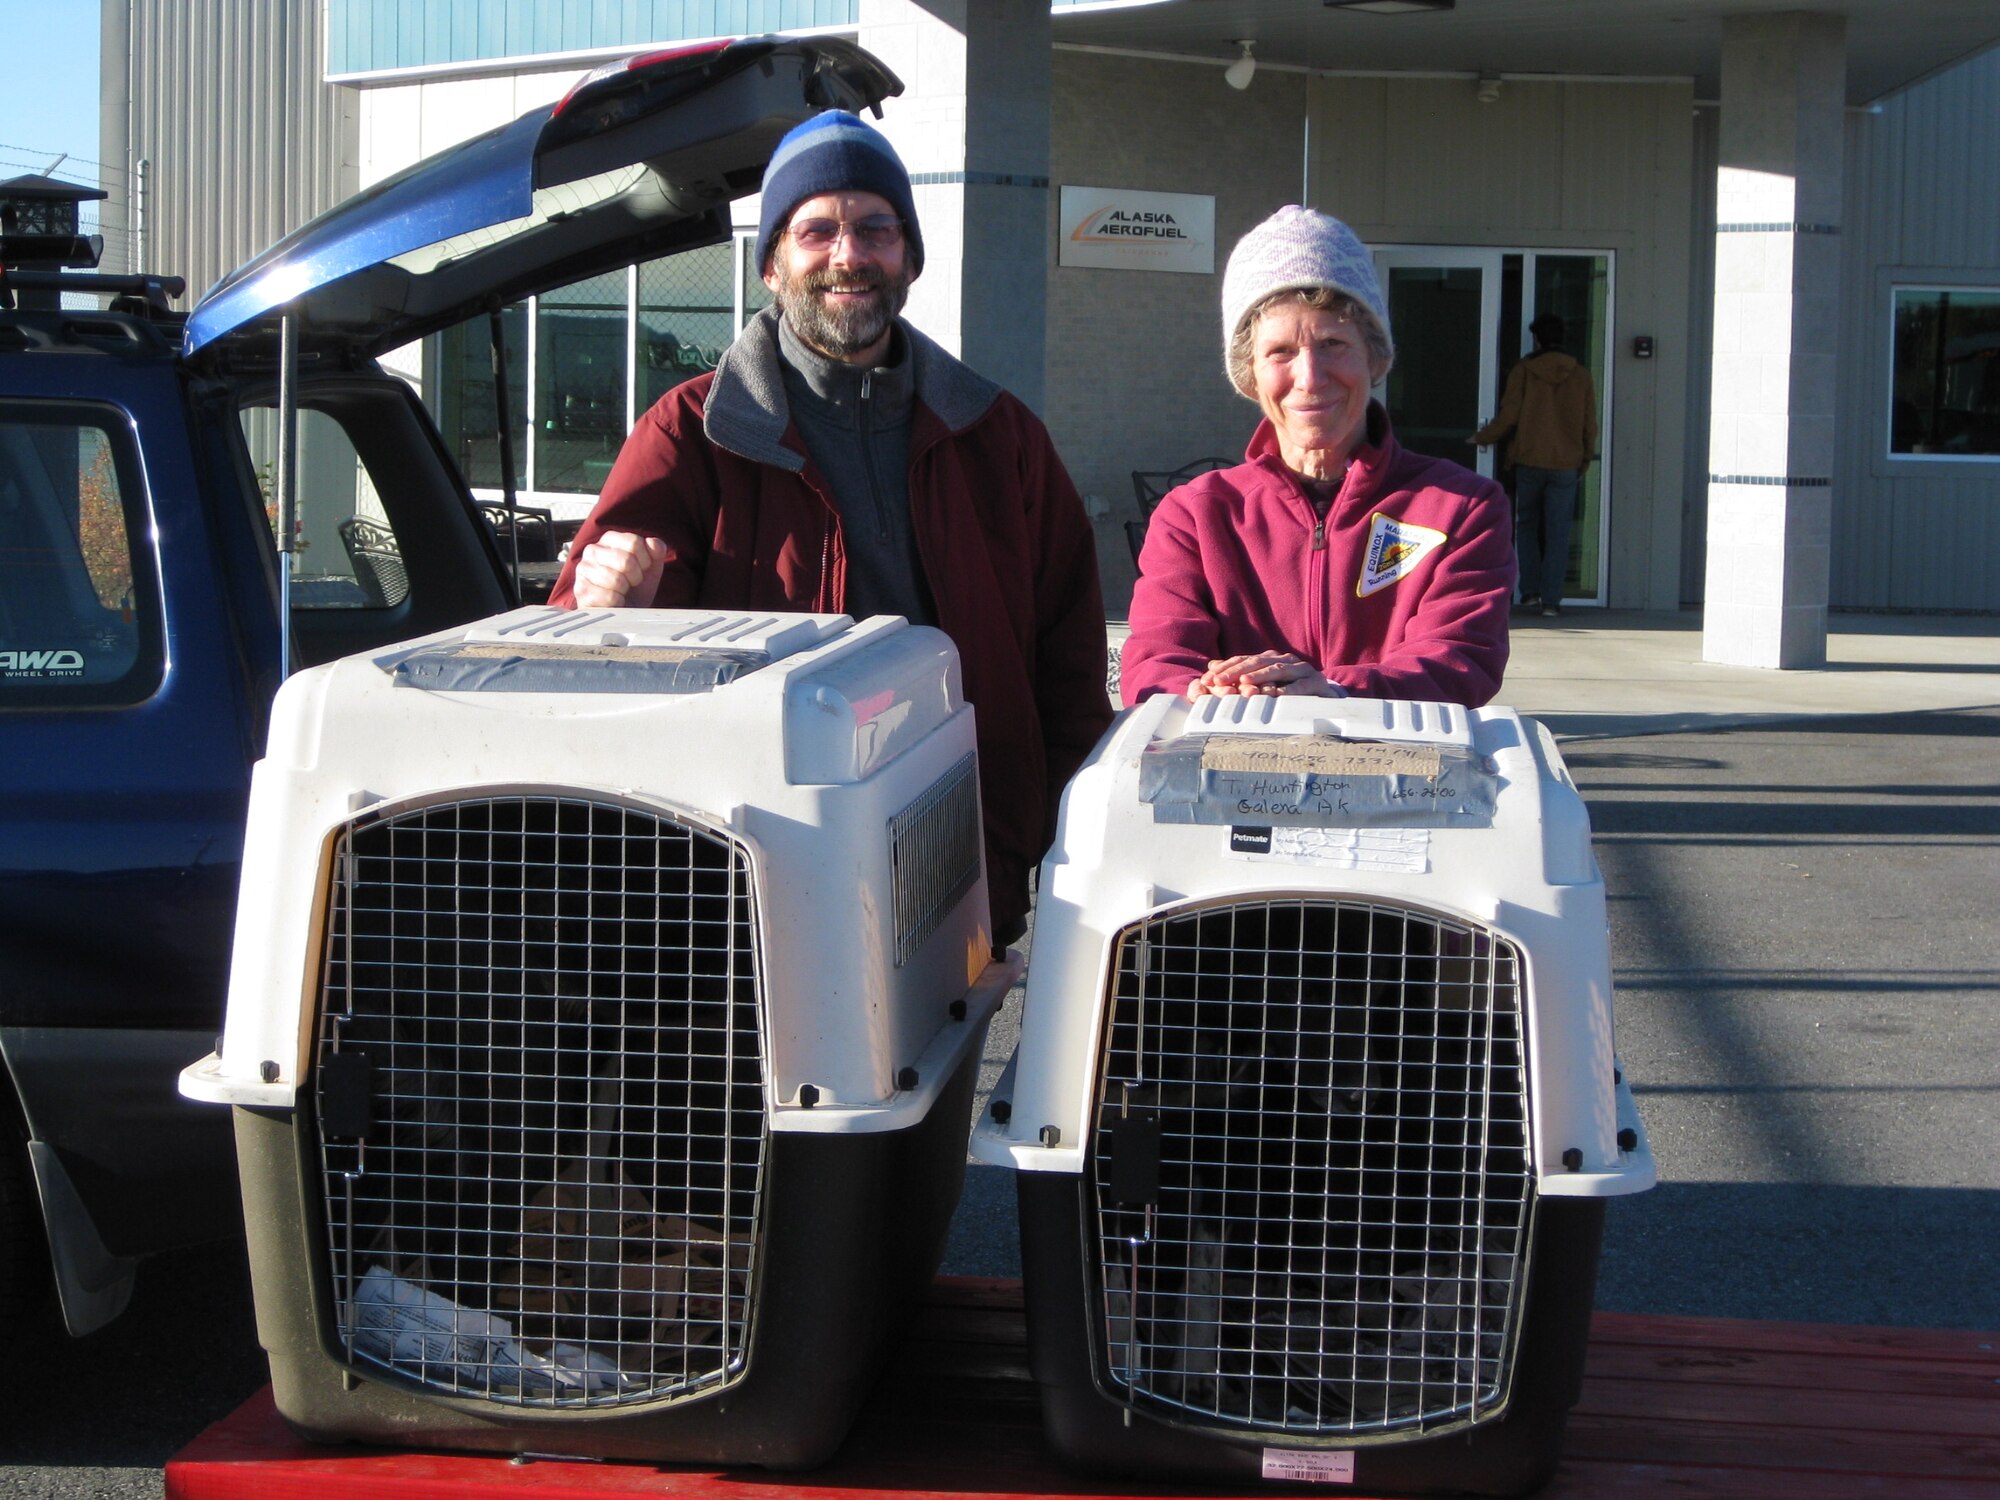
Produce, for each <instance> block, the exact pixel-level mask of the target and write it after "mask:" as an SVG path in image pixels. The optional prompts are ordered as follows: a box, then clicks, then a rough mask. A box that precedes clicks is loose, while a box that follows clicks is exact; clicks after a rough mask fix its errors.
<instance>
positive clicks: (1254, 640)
mask: <svg viewBox="0 0 2000 1500" xmlns="http://www.w3.org/2000/svg"><path fill="white" fill-rule="evenodd" d="M1244 456H1245V460H1246V461H1245V462H1243V463H1241V464H1239V465H1237V466H1236V467H1235V468H1233V469H1218V470H1216V471H1215V472H1214V473H1211V474H1203V475H1201V476H1200V477H1199V478H1197V479H1192V480H1190V481H1189V482H1188V483H1186V484H1184V485H1182V486H1180V488H1178V489H1176V490H1174V491H1173V492H1172V493H1171V494H1169V495H1168V496H1167V497H1166V499H1164V500H1162V501H1161V502H1160V506H1159V509H1158V510H1156V511H1154V512H1153V517H1152V519H1151V520H1150V521H1149V522H1148V523H1147V525H1146V545H1145V548H1144V549H1143V551H1142V552H1141V553H1140V556H1139V582H1138V584H1137V585H1136V586H1135V587H1134V588H1133V590H1132V612H1131V613H1132V635H1131V638H1130V639H1129V640H1128V641H1126V643H1125V655H1124V660H1123V666H1122V670H1121V672H1120V674H1119V680H1120V686H1121V688H1122V689H1123V691H1124V694H1125V701H1126V702H1127V703H1137V702H1138V701H1139V700H1140V699H1141V698H1144V697H1147V696H1149V695H1150V694H1153V693H1157V692H1162V691H1164V692H1173V693H1178V692H1182V691H1184V690H1185V689H1186V687H1187V685H1188V683H1189V682H1190V681H1192V680H1193V679H1194V678H1195V677H1197V676H1199V675H1200V674H1201V673H1202V671H1204V670H1205V669H1206V668H1207V666H1208V663H1209V662H1210V660H1211V659H1217V658H1222V657H1228V656H1239V655H1249V654H1252V653H1255V652H1258V651H1267V650H1274V651H1291V652H1294V653H1296V654H1297V655H1299V656H1302V657H1304V658H1305V659H1306V660H1307V661H1309V662H1312V663H1313V664H1314V665H1315V666H1317V667H1318V668H1319V669H1320V671H1321V672H1322V673H1324V674H1325V676H1326V679H1327V680H1328V681H1329V682H1332V683H1335V684H1337V685H1338V686H1340V687H1343V688H1345V689H1346V690H1347V691H1348V692H1349V693H1351V694H1354V695H1355V696H1358V697H1367V698H1416V699H1425V700H1428V701H1432V702H1438V703H1462V704H1464V705H1465V706H1466V707H1468V708H1477V707H1478V706H1479V705H1480V704H1482V703H1484V702H1486V701H1487V700H1488V699H1489V698H1491V697H1492V696H1493V694H1494V693H1495V692H1497V691H1498V690H1499V687H1500V676H1501V673H1502V672H1503V671H1505V670H1506V666H1507V600H1508V596H1509V595H1510V594H1511V593H1512V592H1513V588H1514V548H1513V543H1512V540H1511V538H1510V537H1509V535H1508V517H1507V497H1506V495H1505V494H1504V493H1502V491H1501V489H1500V487H1499V486H1498V485H1496V484H1494V483H1493V481H1492V480H1490V479H1482V478H1480V477H1479V476H1478V475H1477V474H1473V473H1470V472H1468V471H1467V470H1465V469H1462V468H1460V467H1459V466H1458V465H1457V464H1453V463H1448V462H1446V461H1445V460H1444V459H1441V458H1425V457H1423V456H1422V455H1421V454H1416V453H1411V452H1409V451H1408V450H1407V449H1405V448H1404V447H1403V446H1402V445H1401V444H1399V443H1398V442H1397V441H1396V439H1395V435H1394V434H1393V433H1391V432H1390V431H1389V419H1388V417H1387V416H1386V415H1385V414H1384V413H1383V411H1382V409H1381V408H1380V407H1379V406H1375V407H1371V408H1370V411H1369V419H1368V433H1367V440H1366V441H1365V442H1364V443H1363V444H1362V446H1361V447H1360V448H1359V449H1357V450H1356V452H1355V454H1354V460H1353V462H1352V463H1351V464H1350V465H1349V466H1348V470H1347V478H1346V480H1345V481H1344V482H1343V483H1342V485H1341V487H1340V494H1339V496H1338V498H1336V499H1335V500H1334V502H1333V504H1332V506H1331V507H1330V508H1329V509H1328V511H1327V515H1326V520H1325V521H1324V523H1321V522H1320V521H1319V520H1318V519H1317V518H1316V517H1315V516H1314V514H1313V507H1312V504H1311V502H1310V501H1309V500H1307V498H1306V492H1305V489H1304V487H1303V486H1302V485H1301V484H1300V482H1299V479H1298V477H1297V476H1296V475H1294V474H1293V473H1292V472H1291V470H1290V469H1288V468H1286V467H1285V464H1284V462H1283V460H1282V459H1280V458H1279V457H1278V444H1277V439H1276V437H1275V436H1274V435H1273V433H1272V431H1271V424H1270V423H1269V422H1265V423H1263V424H1261V425H1260V426H1259V427H1258V429H1257V431H1256V433H1255V435H1254V436H1252V438H1251V439H1250V447H1249V450H1248V452H1247V453H1246V454H1245V455H1244Z"/></svg>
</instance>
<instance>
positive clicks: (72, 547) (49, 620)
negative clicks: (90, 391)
mask: <svg viewBox="0 0 2000 1500" xmlns="http://www.w3.org/2000/svg"><path fill="white" fill-rule="evenodd" d="M138 472H139V471H138V465H137V462H136V457H135V455H134V453H133V450H132V441H131V434H130V431H129V429H127V428H126V427H125V426H124V425H123V419H122V417H121V416H120V415H119V414H118V413H117V412H115V411H113V410H111V409H109V408H101V407H93V406H72V405H59V404H54V403H44V402H4V403H0V708H22V707H46V706H57V707H67V706H76V707H82V706H87V705H101V704H116V703H136V702H138V701H139V700H141V699H143V698H146V697H149V696H150V695H151V694H152V692H153V690H154V688H155V687H157V686H158V684H159V680H160V656H161V653H160V644H159V643H160V627H159V611H158V606H157V603H156V602H155V601H156V599H157V590H156V589H155V587H154V582H153V576H154V575H153V568H152V558H151V553H150V551H149V549H148V546H147V538H148V536H149V531H150V528H149V527H148V525H147V523H146V520H145V506H144V495H143V490H142V486H141V485H140V483H139V479H138Z"/></svg>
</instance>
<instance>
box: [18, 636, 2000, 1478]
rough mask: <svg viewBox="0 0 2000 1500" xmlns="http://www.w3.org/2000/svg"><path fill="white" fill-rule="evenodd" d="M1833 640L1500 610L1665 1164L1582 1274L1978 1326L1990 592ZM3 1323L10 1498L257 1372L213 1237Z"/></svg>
mask: <svg viewBox="0 0 2000 1500" xmlns="http://www.w3.org/2000/svg"><path fill="white" fill-rule="evenodd" d="M1830 657H1831V661H1830V664H1829V667H1828V668H1827V669H1826V670H1825V671H1820V672H1766V671H1758V670H1755V669H1746V668H1726V667H1716V666H1711V665H1708V664H1704V663H1702V662H1701V661H1700V634H1699V630H1698V628H1697V627H1696V623H1695V621H1694V620H1693V619H1692V618H1691V617H1687V616H1678V615H1666V616H1654V615H1648V616H1613V615H1604V614H1592V613H1583V612H1578V613H1576V614H1572V615H1568V616H1564V617H1563V618H1561V619H1559V620H1543V619H1541V618H1540V617H1534V618H1531V619H1523V620H1519V621H1517V627H1516V632H1515V650H1514V660H1513V664H1512V666H1511V667H1510V670H1509V674H1508V679H1507V683H1506V687H1505V689H1504V690H1503V692H1502V700H1503V701H1506V702H1510V703H1513V704H1515V705H1516V706H1518V707H1520V708H1521V709H1522V710H1523V711H1524V712H1529V713H1533V714H1536V715H1537V716H1539V717H1541V718H1542V719H1543V720H1544V721H1545V722H1546V723H1548V724H1549V725H1550V726H1551V728H1552V729H1554V730H1555V731H1556V733H1557V734H1558V736H1559V738H1560V739H1561V740H1562V741H1563V745H1564V753H1565V755H1566V757H1567V759H1568V761H1569V764H1570V768H1571V771H1572V773H1573V774H1574V776H1575V778H1576V781H1577V783H1578V785H1579V786H1580V787H1581V788H1582V790H1583V792H1584V795H1585V798H1586V800H1587V802H1588V804H1589V806H1590V809H1591V816H1592V821H1593V824H1594V828H1595V832H1596V842H1597V850H1598V857H1599V860H1600V862H1601V864H1602V865H1603V868H1604V872H1605V877H1606V881H1607V885H1608V888H1609V891H1610V895H1611V911H1612V917H1611V921H1612V957H1613V967H1614V979H1615V985H1616V992H1617V993H1616V1008H1617V1024H1618V1041H1619V1050H1620V1052H1621V1054H1622V1057H1623V1061H1624V1064H1625V1068H1626V1072H1627V1074H1628V1076H1629V1077H1630V1078H1631V1079H1632V1081H1633V1084H1634V1088H1635V1092H1636V1094H1637V1096H1638V1099H1639V1104H1640V1108H1641V1110H1642V1111H1643V1113H1644V1115H1645V1119H1646V1122H1647V1126H1648V1129H1649V1132H1650V1134H1651V1137H1652V1142H1653V1146H1654V1149H1655V1151H1656V1153H1657V1155H1658V1158H1659V1164H1660V1169H1661V1175H1662V1178H1663V1181H1662V1184H1661V1186H1660V1187H1658V1188H1657V1189H1655V1190H1654V1191H1653V1192H1651V1193H1648V1194H1644V1195H1641V1196H1638V1197H1634V1198H1630V1199H1626V1200H1623V1201H1621V1202H1619V1203H1617V1204H1615V1205H1613V1207H1612V1211H1611V1213H1610V1215H1609V1221H1608V1225H1607V1235H1606V1246H1605V1254H1604V1262H1603V1267H1602V1271H1601V1275H1600V1281H1599V1288H1598V1303H1599V1305H1600V1306H1602V1307H1605V1308H1611V1309H1618V1310H1625V1311H1647V1312H1662V1313H1685V1314H1714V1315H1722V1316H1730V1317H1753V1318H1777V1319H1797V1320H1804V1321H1812V1322H1834V1323H1841V1322H1855V1323H1888V1324H1902V1325H1910V1326H1934V1327H1961V1328H1968V1327H1969V1328H1980V1329H1990V1330H2000V1261H1997V1260H1996V1257H1995V1254H1994V1248H1993V1247H1994V1246H1996V1245H2000V1024H1996V1023H1997V1022H2000V923H1996V922H1995V920H1994V917H1993V909H1994V906H1995V898H1996V894H2000V619H1996V618H1990V617H1980V618H1970V619H1940V618H1936V617H1895V616H1844V617H1836V623H1835V633H1834V635H1833V637H1832V639H1831V642H1830ZM1018 1006H1019V995H1018V993H1017V994H1016V995H1015V996H1013V997H1011V998H1010V1001H1009V1006H1008V1012H1007V1014H1006V1015H1005V1016H1004V1017H1003V1022H1002V1024H1000V1025H997V1026H996V1027H995V1028H994V1031H993V1033H992V1036H991V1037H990V1038H989V1044H988V1049H987V1050H988V1060H989V1068H988V1076H987V1082H988V1083H990V1081H991V1075H992V1074H993V1073H994V1072H997V1066H998V1062H999V1060H1000V1059H1001V1058H1002V1057H1004V1055H1005V1053H1006V1051H1007V1049H1008V1048H1009V1047H1010V1046H1011V1036H1012V1027H1011V1024H1010V1023H1011V1022H1012V1021H1013V1019H1014V1017H1015V1016H1016V1015H1017V1014H1018ZM1014 1242H1015V1229H1014V1213H1013V1189H1012V1183H1011V1181H1010V1180H1009V1179H1008V1176H1007V1174H1006V1173H1004V1172H1002V1171H1000V1170H998V1169H995V1168H988V1167H981V1166H972V1167H970V1168H968V1178H967V1192H966V1198H965V1202H964V1205H963V1207H962V1209H961V1211H960V1214H959V1217H958V1219H957V1220H956V1221H955V1223H954V1229H953V1237H952V1241H951V1245H950V1248H949V1251H948V1257H947V1262H946V1269H947V1270H950V1271H957V1272H961V1273H969V1274H1013V1273H1016V1272H1017V1271H1018V1267H1019V1260H1018V1256H1017V1254H1016V1253H1015V1249H1014ZM13 1333H14V1341H15V1342H14V1350H15V1357H14V1358H12V1359H10V1360H8V1361H4V1362H0V1411H4V1412H5V1413H6V1416H5V1418H4V1421H0V1496H5V1497H27V1496H32V1497H36V1500H70V1497H75V1500H97V1497H107V1500H109V1497H116V1500H125V1497H133V1500H137V1497H155V1496H158V1495H159V1494H160V1483H161V1481H160V1466H161V1465H162V1464H163V1463H164V1462H165V1460H166V1458H167V1457H168V1456H169V1455H170V1454H171V1453H173V1452H174V1451H175V1450H176V1449H177V1448H179V1447H180V1446H181V1444H183V1443H184V1442H186V1441H187V1440H188V1439H189V1438H191V1437H192V1436H193V1435H194V1434H195V1433H196V1432H198V1431H199V1430H200V1429H201V1428H202V1427H203V1426H205V1425H206V1424H207V1423H208V1422H210V1421H213V1420H215V1419H216V1418H218V1417H220V1416H222V1415H224V1414H225V1413H226V1412H228V1411H230V1410H231V1409H233V1408H234V1407H235V1406H236V1405H237V1404H238V1403H239V1402H240V1401H241V1400H243V1399H244V1398H245V1397H247V1396H248V1395H249V1394H250V1393H251V1392H253V1391H254V1390H255V1389H256V1388H257V1387H258V1386H259V1385H260V1384H261V1383H262V1382H263V1380H264V1366H263V1360H262V1355H261V1352H260V1351H259V1350H258V1348H257V1345H256V1336H255V1328H254V1322H253V1318H252V1314H251V1308H250V1298H249V1290H248V1281H247V1277H246V1275H245V1272H244V1269H243V1261H242V1253H241V1250H240V1248H236V1247H231V1248H220V1249H209V1250H201V1251H190V1252H185V1253H182V1254H180V1255H175V1256H169V1257H163V1258H161V1259H159V1260H155V1261H152V1262H149V1263H148V1264H147V1265H145V1266H143V1267H142V1268H141V1272H140V1281H139V1287H138V1292H137V1295H136V1297H135V1299H134V1303H133V1307H132V1309H131V1311H130V1312H129V1313H128V1314H127V1316H126V1317H125V1318H124V1319H122V1320H121V1321H120V1322H118V1323H116V1324H114V1325H113V1326H112V1327H110V1328H108V1329H106V1330H104V1331H103V1332H101V1333H98V1334H95V1335H93V1336H91V1337H90V1338H87V1339H82V1340H74V1341H71V1340H66V1339H62V1338H60V1337H59V1336H53V1335H51V1334H50V1333H48V1332H47V1331H41V1330H30V1329H16V1330H13Z"/></svg>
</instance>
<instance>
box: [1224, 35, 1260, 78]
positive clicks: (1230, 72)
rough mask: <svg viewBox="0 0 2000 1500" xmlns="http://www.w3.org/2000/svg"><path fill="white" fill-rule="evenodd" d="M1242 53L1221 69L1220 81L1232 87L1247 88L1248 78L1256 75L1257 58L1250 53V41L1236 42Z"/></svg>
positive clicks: (1251, 44)
mask: <svg viewBox="0 0 2000 1500" xmlns="http://www.w3.org/2000/svg"><path fill="white" fill-rule="evenodd" d="M1236 45H1237V46H1239V47H1241V48H1242V49H1243V55H1242V56H1241V57H1239V58H1237V59H1236V61H1235V62H1233V63H1231V64H1230V65H1229V66H1228V67H1226V68H1224V69H1223V70H1222V81H1223V82H1224V83H1226V84H1228V85H1229V86H1230V87H1231V88H1233V89H1247V88H1249V87H1250V80H1251V79H1253V78H1255V77H1256V76H1257V59H1256V58H1254V57H1252V56H1251V55H1250V48H1251V47H1252V46H1253V45H1254V43H1251V42H1238V43H1237V44H1236Z"/></svg>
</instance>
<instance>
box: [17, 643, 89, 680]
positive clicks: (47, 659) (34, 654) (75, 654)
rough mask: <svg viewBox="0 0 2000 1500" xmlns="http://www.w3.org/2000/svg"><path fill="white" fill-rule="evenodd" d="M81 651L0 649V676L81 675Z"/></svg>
mask: <svg viewBox="0 0 2000 1500" xmlns="http://www.w3.org/2000/svg"><path fill="white" fill-rule="evenodd" d="M82 675H83V653H82V652H81V651H69V650H64V649H56V650H52V651H48V650H45V651H0V677H81V676H82Z"/></svg>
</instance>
